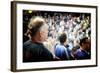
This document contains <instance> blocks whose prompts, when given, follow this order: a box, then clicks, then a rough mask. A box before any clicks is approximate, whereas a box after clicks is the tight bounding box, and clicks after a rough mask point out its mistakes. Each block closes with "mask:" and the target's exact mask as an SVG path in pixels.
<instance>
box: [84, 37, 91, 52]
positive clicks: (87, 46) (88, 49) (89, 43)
mask: <svg viewBox="0 0 100 73" xmlns="http://www.w3.org/2000/svg"><path fill="white" fill-rule="evenodd" d="M83 46H84V50H86V51H90V49H91V42H90V41H89V40H88V39H87V40H86V41H85V43H84V45H83Z"/></svg>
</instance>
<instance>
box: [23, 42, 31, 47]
mask: <svg viewBox="0 0 100 73" xmlns="http://www.w3.org/2000/svg"><path fill="white" fill-rule="evenodd" d="M30 44H31V41H30V40H28V41H26V42H24V44H23V46H25V47H26V46H28V45H30Z"/></svg>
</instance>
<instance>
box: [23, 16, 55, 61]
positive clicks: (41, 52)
mask: <svg viewBox="0 0 100 73" xmlns="http://www.w3.org/2000/svg"><path fill="white" fill-rule="evenodd" d="M28 33H29V35H30V40H28V41H26V42H25V43H24V44H23V62H39V61H52V60H54V59H53V55H52V53H51V52H50V51H49V50H48V49H47V48H46V47H45V46H44V45H43V42H44V41H45V40H46V39H47V35H48V25H47V24H46V22H45V21H44V19H43V18H41V17H35V18H32V19H31V20H30V23H29V25H28Z"/></svg>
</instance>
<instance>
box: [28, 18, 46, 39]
mask: <svg viewBox="0 0 100 73" xmlns="http://www.w3.org/2000/svg"><path fill="white" fill-rule="evenodd" d="M44 24H45V21H44V19H43V18H42V17H33V18H31V20H30V22H29V25H28V34H30V36H31V37H32V36H35V35H36V33H37V32H38V31H39V29H40V27H41V26H43V25H44Z"/></svg>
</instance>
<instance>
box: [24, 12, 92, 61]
mask: <svg viewBox="0 0 100 73" xmlns="http://www.w3.org/2000/svg"><path fill="white" fill-rule="evenodd" d="M36 16H39V17H42V18H44V20H45V22H46V23H47V25H48V37H47V39H46V40H45V41H44V42H43V44H44V45H45V47H46V48H47V49H48V50H49V51H50V52H51V53H52V54H53V56H54V57H56V58H60V57H59V55H58V54H57V49H58V48H59V47H58V45H60V47H61V44H62V43H63V44H64V42H67V43H66V45H64V46H65V47H63V48H68V51H69V53H70V57H71V59H81V58H77V56H76V55H77V54H76V55H74V54H75V53H78V54H79V56H80V55H81V56H83V55H82V53H80V52H79V51H77V50H78V49H80V48H82V47H84V46H83V45H85V46H87V44H86V41H87V39H88V46H87V47H86V48H91V47H90V40H91V15H90V14H89V13H71V12H50V11H31V12H29V11H28V10H24V11H23V27H24V28H23V36H24V37H23V43H24V42H26V41H27V40H28V39H29V37H30V36H29V35H28V34H27V29H28V23H29V20H30V18H32V17H36ZM27 36H28V37H27ZM63 37H66V38H63ZM62 39H65V40H64V41H63V42H61V40H62ZM82 39H83V40H85V41H83V40H82ZM60 51H61V50H60ZM89 53H90V51H89ZM63 54H64V53H63ZM65 54H66V52H65ZM60 55H61V54H60ZM88 58H90V55H89V57H88ZM67 59H68V58H67ZM83 59H85V58H83ZM63 60H64V57H63ZM65 60H66V59H65Z"/></svg>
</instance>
